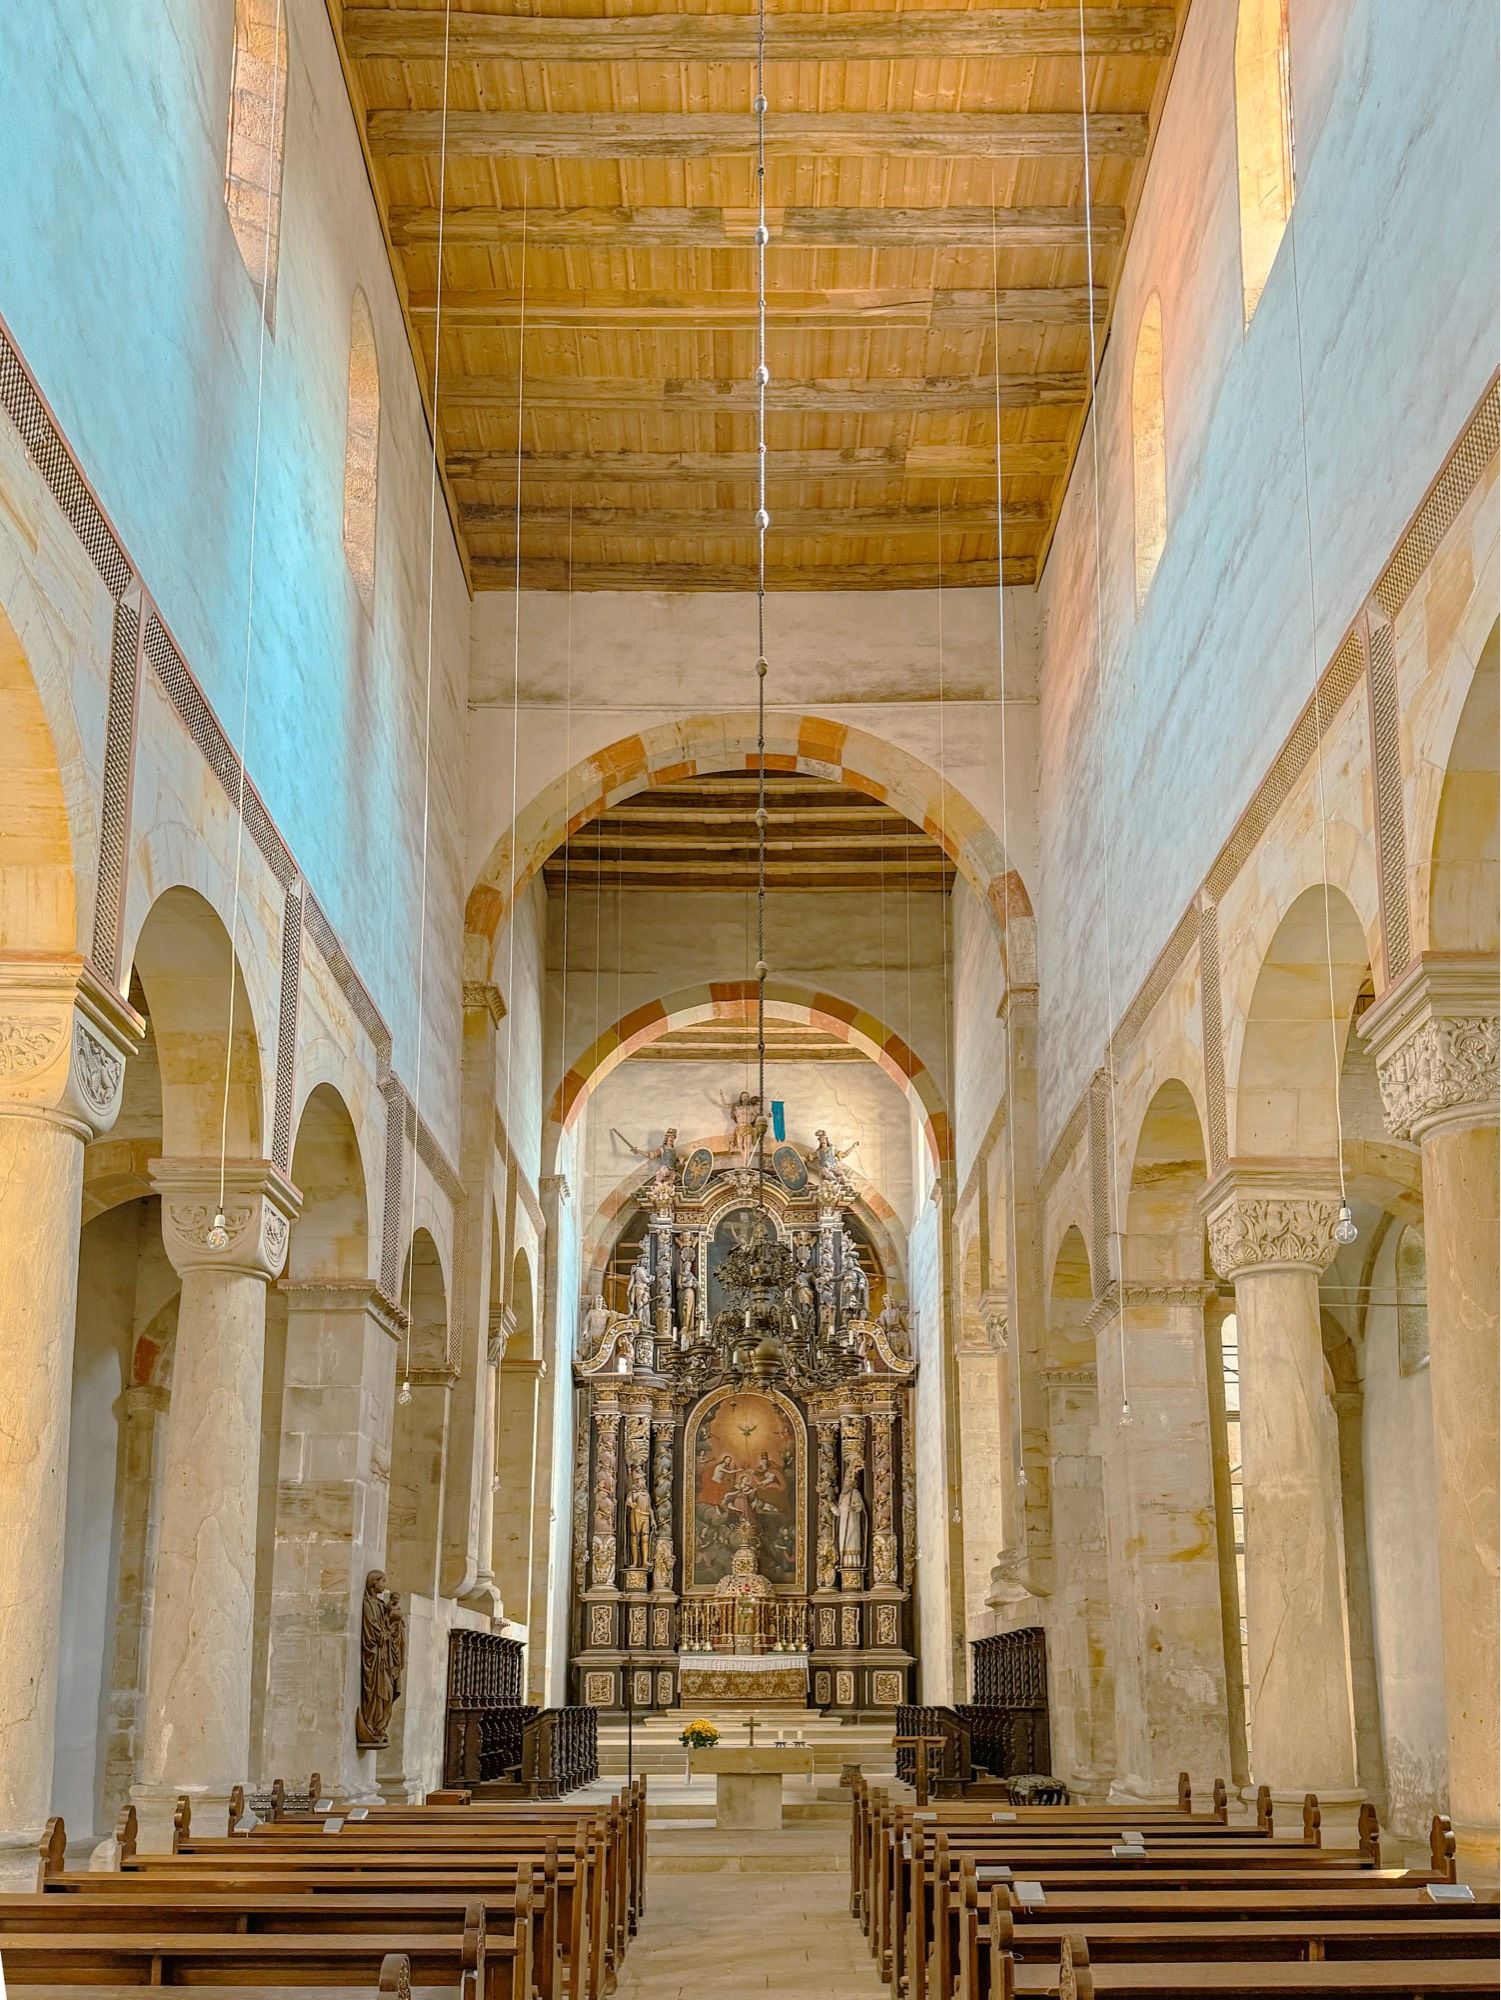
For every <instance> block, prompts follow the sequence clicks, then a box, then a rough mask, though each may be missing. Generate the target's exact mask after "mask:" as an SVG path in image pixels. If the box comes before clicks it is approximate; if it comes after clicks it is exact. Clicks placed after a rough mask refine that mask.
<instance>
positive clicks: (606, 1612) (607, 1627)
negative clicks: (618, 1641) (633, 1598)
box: [589, 1604, 615, 1646]
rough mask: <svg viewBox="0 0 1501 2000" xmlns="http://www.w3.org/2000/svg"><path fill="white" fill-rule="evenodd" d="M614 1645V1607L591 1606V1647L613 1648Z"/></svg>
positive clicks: (610, 1605) (611, 1605)
mask: <svg viewBox="0 0 1501 2000" xmlns="http://www.w3.org/2000/svg"><path fill="white" fill-rule="evenodd" d="M614 1643H615V1607H614V1605H613V1604H591V1605H590V1606H589V1644H590V1645H591V1646H613V1645H614Z"/></svg>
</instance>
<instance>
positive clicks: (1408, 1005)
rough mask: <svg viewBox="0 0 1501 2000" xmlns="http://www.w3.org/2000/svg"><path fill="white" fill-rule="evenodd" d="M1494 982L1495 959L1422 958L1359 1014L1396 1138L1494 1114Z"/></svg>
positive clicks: (1418, 1136)
mask: <svg viewBox="0 0 1501 2000" xmlns="http://www.w3.org/2000/svg"><path fill="white" fill-rule="evenodd" d="M1498 1011H1501V1008H1498V985H1497V975H1496V966H1495V963H1494V962H1493V961H1483V960H1476V959H1472V958H1460V957H1444V956H1441V955H1439V954H1437V953H1432V952H1430V953H1428V954H1426V955H1425V956H1424V957H1423V958H1421V959H1420V960H1419V961H1418V963H1417V964H1416V965H1414V966H1413V967H1412V969H1411V970H1410V971H1409V972H1407V973H1406V974H1405V975H1404V976H1403V977H1402V978H1401V979H1400V980H1399V981H1398V982H1397V984H1396V985H1395V986H1394V987H1393V988H1392V989H1391V990H1390V991H1389V992H1388V993H1385V994H1383V996H1382V997H1381V999H1380V1000H1379V1001H1378V1002H1377V1003H1376V1005H1375V1006H1374V1007H1372V1008H1371V1009H1370V1010H1369V1012H1368V1013H1367V1014H1366V1015H1365V1017H1364V1018H1363V1019H1362V1021H1361V1023H1360V1034H1361V1038H1362V1040H1363V1041H1364V1042H1365V1043H1366V1045H1367V1047H1369V1048H1370V1050H1371V1052H1372V1053H1373V1055H1374V1056H1375V1058H1376V1076H1377V1080H1378V1082H1379V1084H1380V1086H1381V1108H1382V1110H1383V1112H1384V1113H1385V1115H1386V1123H1387V1127H1388V1129H1389V1130H1390V1132H1391V1133H1392V1135H1393V1137H1394V1138H1398V1139H1412V1140H1421V1139H1423V1138H1424V1137H1425V1136H1426V1134H1428V1133H1429V1132H1433V1131H1437V1130H1438V1129H1440V1128H1441V1127H1442V1126H1445V1125H1473V1124H1476V1123H1479V1122H1480V1121H1482V1120H1485V1119H1489V1120H1491V1121H1492V1122H1494V1120H1495V1118H1496V1116H1497V1094H1498V1087H1501V1085H1498V1073H1497V1017H1498Z"/></svg>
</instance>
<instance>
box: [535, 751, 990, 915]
mask: <svg viewBox="0 0 1501 2000" xmlns="http://www.w3.org/2000/svg"><path fill="white" fill-rule="evenodd" d="M766 810H767V816H768V817H767V827H766V886H767V889H768V891H771V892H773V893H782V892H785V891H787V890H789V889H794V890H795V889H837V890H840V891H848V890H851V889H874V890H881V889H884V890H885V891H886V892H887V893H888V894H890V895H895V896H903V895H908V894H914V893H918V892H931V891H945V892H946V891H947V890H948V889H949V887H950V886H951V885H952V883H953V879H954V871H953V867H952V865H951V863H950V862H949V860H948V858H947V856H946V855H945V854H944V852H943V850H942V848H940V847H939V845H938V843H937V841H936V840H934V839H933V838H932V836H931V835H930V834H927V833H924V832H923V830H922V828H921V827H917V826H914V825H913V824H912V822H911V821H910V820H908V819H904V818H903V816H902V815H901V814H900V813H899V812H894V811H893V810H892V809H891V807H890V806H886V805H883V804H881V802H880V801H879V800H878V799H872V798H868V797H867V796H866V795H865V794H864V793H863V792H855V791H851V790H849V789H848V787H846V786H844V785H836V784H833V783H832V782H831V781H830V780H828V779H826V778H805V777H798V776H793V775H789V774H784V773H781V772H775V771H773V772H770V773H768V775H767V779H766ZM543 877H544V880H545V881H546V883H547V887H548V891H549V893H550V894H552V895H562V894H564V893H565V892H567V893H578V894H586V893H592V892H594V891H596V890H598V891H600V892H601V893H602V894H604V895H610V894H611V893H613V892H614V891H617V890H620V889H668V890H671V891H672V892H673V893H674V894H675V895H676V894H681V893H682V892H683V891H684V890H687V889H698V890H711V891H720V892H723V891H725V890H732V891H738V892H744V891H751V890H754V888H755V886H756V779H755V774H754V773H753V772H747V773H744V774H742V773H739V772H735V773H732V774H729V775H726V776H723V777H710V778H685V779H681V780H679V781H678V783H676V784H673V785H662V786H658V787H656V788H655V789H654V790H651V791H645V792H636V793H634V794H633V795H632V797H630V798H629V799H627V800H626V801H625V802H624V803H623V804H621V805H618V806H611V808H610V809H609V811H608V812H605V813H602V814H601V815H600V816H599V818H598V819H595V820H591V821H590V822H589V824H588V825H587V826H584V827H581V828H580V829H579V831H578V832H577V833H575V834H574V835H573V837H572V838H571V839H570V840H569V841H568V842H567V843H566V844H565V845H564V846H563V847H560V848H559V849H558V851H557V852H556V853H555V854H554V855H553V856H552V858H551V859H550V860H549V861H548V862H547V864H546V866H545V867H544V869H543Z"/></svg>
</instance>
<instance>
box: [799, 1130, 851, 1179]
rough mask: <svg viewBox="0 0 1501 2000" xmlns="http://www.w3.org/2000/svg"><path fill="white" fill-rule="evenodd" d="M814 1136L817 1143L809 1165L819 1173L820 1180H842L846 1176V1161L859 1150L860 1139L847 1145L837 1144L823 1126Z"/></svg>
mask: <svg viewBox="0 0 1501 2000" xmlns="http://www.w3.org/2000/svg"><path fill="white" fill-rule="evenodd" d="M813 1137H814V1139H815V1141H816V1142H817V1143H816V1144H815V1146H814V1148H813V1153H812V1157H811V1158H810V1159H809V1161H808V1165H809V1166H810V1167H811V1168H812V1169H813V1171H814V1173H816V1174H817V1175H818V1177H819V1179H820V1180H825V1181H837V1180H842V1179H843V1178H844V1172H843V1168H844V1162H845V1161H846V1160H847V1159H848V1158H849V1156H850V1154H851V1153H853V1152H856V1151H858V1149H859V1145H860V1141H859V1140H858V1139H853V1140H851V1142H850V1144H849V1145H847V1146H836V1145H835V1144H834V1142H833V1140H832V1139H831V1138H830V1137H829V1135H828V1133H827V1132H825V1131H824V1129H823V1127H822V1126H820V1127H819V1129H818V1130H817V1131H816V1132H815V1133H814V1134H813Z"/></svg>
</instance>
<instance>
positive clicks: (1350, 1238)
mask: <svg viewBox="0 0 1501 2000" xmlns="http://www.w3.org/2000/svg"><path fill="white" fill-rule="evenodd" d="M1359 1234H1360V1231H1359V1230H1358V1229H1357V1228H1356V1227H1355V1217H1354V1216H1353V1215H1352V1214H1351V1213H1350V1204H1349V1202H1347V1201H1342V1202H1341V1203H1340V1205H1339V1219H1338V1220H1337V1221H1336V1223H1335V1225H1334V1240H1335V1242H1336V1243H1338V1244H1340V1245H1341V1246H1348V1245H1349V1244H1351V1243H1353V1242H1354V1241H1355V1239H1356V1237H1357V1236H1359Z"/></svg>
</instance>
